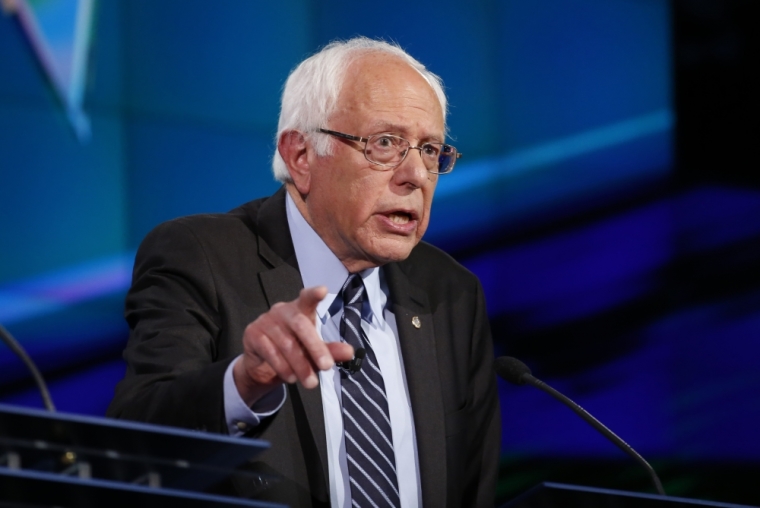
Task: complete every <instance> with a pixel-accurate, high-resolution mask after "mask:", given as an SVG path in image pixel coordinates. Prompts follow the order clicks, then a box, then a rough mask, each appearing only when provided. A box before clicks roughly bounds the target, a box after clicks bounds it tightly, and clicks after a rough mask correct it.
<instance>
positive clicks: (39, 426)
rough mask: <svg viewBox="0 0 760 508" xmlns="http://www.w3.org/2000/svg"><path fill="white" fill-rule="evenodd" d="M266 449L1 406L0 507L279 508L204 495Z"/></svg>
mask: <svg viewBox="0 0 760 508" xmlns="http://www.w3.org/2000/svg"><path fill="white" fill-rule="evenodd" d="M268 447H269V444H268V443H266V442H265V441H261V440H256V439H237V438H232V437H229V436H222V435H217V434H210V433H205V432H195V431H190V430H183V429H176V428H172V427H164V426H159V425H148V424H144V423H135V422H127V421H121V420H111V419H106V418H93V417H87V416H80V415H72V414H63V413H49V412H46V411H41V410H36V409H28V408H20V407H15V406H8V405H3V404H0V507H1V508H6V507H13V508H22V507H24V508H26V507H29V508H31V507H35V508H41V507H52V506H55V507H60V508H69V507H71V508H74V507H76V508H80V507H85V508H88V507H93V508H95V507H97V508H102V507H104V506H108V507H122V506H123V507H130V508H133V507H136V506H139V507H141V508H153V507H155V508H158V507H160V508H171V507H177V508H179V507H182V508H205V507H212V506H213V507H225V506H229V507H271V508H275V507H282V506H283V505H279V504H273V503H269V502H262V501H255V500H245V499H238V498H233V497H229V496H222V495H217V494H212V493H207V492H205V491H206V490H207V489H209V488H212V487H213V486H214V485H216V484H217V483H219V482H220V481H223V480H225V479H226V478H229V477H230V475H232V474H233V473H235V474H236V475H243V476H245V475H248V476H250V478H249V480H250V481H251V482H253V483H254V485H258V486H260V487H261V488H262V489H264V488H266V487H267V485H268V483H269V482H272V481H276V480H275V479H274V478H267V477H262V476H261V475H254V474H252V473H245V472H240V471H237V470H236V468H237V467H238V466H240V465H241V464H243V463H245V462H246V461H248V460H249V459H251V458H252V457H254V456H256V455H257V454H258V453H260V452H261V451H263V450H265V449H267V448H268Z"/></svg>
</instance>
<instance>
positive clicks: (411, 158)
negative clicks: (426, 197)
mask: <svg viewBox="0 0 760 508" xmlns="http://www.w3.org/2000/svg"><path fill="white" fill-rule="evenodd" d="M408 150H417V154H412V153H407V154H406V157H405V158H404V160H403V161H402V162H401V164H399V165H398V166H397V167H396V169H395V171H394V174H393V177H394V179H395V180H396V183H397V184H398V185H410V186H412V187H416V188H419V187H422V186H423V185H425V184H426V183H427V182H428V180H430V179H431V177H432V176H433V175H432V173H430V172H428V170H427V167H425V163H424V162H422V147H420V146H410V147H409V148H408Z"/></svg>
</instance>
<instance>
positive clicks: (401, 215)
mask: <svg viewBox="0 0 760 508" xmlns="http://www.w3.org/2000/svg"><path fill="white" fill-rule="evenodd" d="M388 219H390V221H391V222H392V223H394V224H399V225H403V224H407V223H409V221H410V220H412V219H413V217H412V214H410V213H407V212H391V213H389V214H388Z"/></svg>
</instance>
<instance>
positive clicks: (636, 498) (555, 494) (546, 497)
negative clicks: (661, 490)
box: [501, 482, 751, 508]
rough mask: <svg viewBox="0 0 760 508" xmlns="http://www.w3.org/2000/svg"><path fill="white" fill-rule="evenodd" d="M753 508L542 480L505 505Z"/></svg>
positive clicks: (525, 507) (512, 507)
mask: <svg viewBox="0 0 760 508" xmlns="http://www.w3.org/2000/svg"><path fill="white" fill-rule="evenodd" d="M565 507H572V508H597V507H598V508H710V507H713V508H751V507H748V506H744V505H738V504H727V503H716V502H712V501H701V500H699V499H688V498H683V497H670V496H660V495H656V494H641V493H637V492H626V491H623V490H611V489H598V488H594V487H581V486H579V485H565V484H562V483H548V482H547V483H542V484H540V485H537V486H535V487H533V488H532V489H531V490H529V491H527V492H525V493H524V494H522V495H521V496H519V497H517V498H516V499H514V500H512V501H510V502H509V503H507V504H505V505H502V507H501V508H565Z"/></svg>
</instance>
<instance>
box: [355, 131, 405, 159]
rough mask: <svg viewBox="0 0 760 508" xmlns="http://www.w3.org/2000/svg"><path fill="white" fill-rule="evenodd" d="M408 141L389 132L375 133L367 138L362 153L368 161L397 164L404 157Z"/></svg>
mask: <svg viewBox="0 0 760 508" xmlns="http://www.w3.org/2000/svg"><path fill="white" fill-rule="evenodd" d="M408 148H409V142H408V141H407V140H405V139H404V138H400V137H398V136H391V135H390V134H375V135H374V136H370V138H369V139H368V140H367V147H366V149H365V150H364V154H365V155H366V157H367V160H369V161H370V162H377V163H379V164H387V165H392V164H398V163H400V162H401V160H402V159H403V158H404V153H405V152H406V150H407V149H408Z"/></svg>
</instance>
